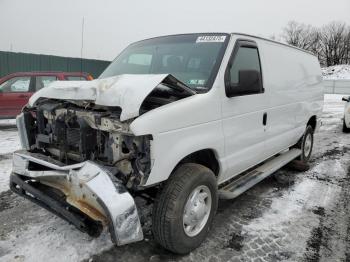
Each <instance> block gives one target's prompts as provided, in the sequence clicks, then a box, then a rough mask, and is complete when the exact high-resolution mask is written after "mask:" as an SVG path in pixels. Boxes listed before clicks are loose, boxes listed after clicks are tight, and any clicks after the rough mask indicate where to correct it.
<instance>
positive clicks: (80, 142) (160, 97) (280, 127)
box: [10, 33, 323, 254]
mask: <svg viewBox="0 0 350 262" xmlns="http://www.w3.org/2000/svg"><path fill="white" fill-rule="evenodd" d="M322 106H323V87H322V77H321V70H320V66H319V63H318V60H317V58H316V57H315V56H313V55H312V54H310V53H308V52H306V51H303V50H300V49H297V48H294V47H291V46H288V45H285V44H281V43H278V42H274V41H271V40H267V39H262V38H260V37H254V36H250V35H244V34H225V33H206V34H185V35H172V36H165V37H158V38H152V39H148V40H144V41H140V42H137V43H134V44H131V45H130V46H129V47H127V48H126V49H125V50H124V51H123V52H122V53H121V54H120V55H119V56H118V57H117V58H116V59H115V60H114V61H113V62H112V63H111V64H110V66H109V67H108V68H107V69H106V70H105V72H104V73H102V75H101V76H100V78H99V79H96V80H93V81H89V82H86V81H84V82H80V81H76V82H64V81H60V82H54V83H52V84H51V85H50V86H49V87H47V88H43V89H41V90H40V91H38V92H37V93H36V94H34V95H33V96H32V97H31V99H30V101H29V103H28V105H27V106H26V107H25V108H24V109H23V112H22V113H21V114H20V115H19V116H18V117H17V124H18V130H19V134H20V137H21V142H22V146H23V150H21V151H18V152H16V153H15V154H14V156H13V173H12V175H11V182H10V186H11V189H12V190H13V191H14V192H16V193H18V194H20V195H22V196H23V197H26V198H28V199H30V200H31V201H34V202H36V203H37V204H39V205H41V206H42V207H44V208H46V209H48V210H50V211H52V212H53V213H55V214H57V215H58V216H60V217H62V218H64V219H66V220H68V221H69V222H70V223H72V224H73V225H75V226H76V227H77V228H78V229H80V230H82V231H84V232H87V233H89V234H90V235H92V236H98V235H99V233H100V232H101V230H102V229H103V228H104V227H108V228H109V231H110V234H111V237H112V240H113V241H114V242H115V243H116V244H117V245H122V244H127V243H131V242H134V241H139V240H142V239H143V232H142V221H140V218H139V217H140V216H139V214H140V211H142V210H138V207H137V205H136V204H135V201H134V199H135V197H147V198H148V199H152V200H153V201H154V208H153V214H152V228H153V234H154V238H155V240H156V241H158V242H159V243H160V244H161V245H162V246H164V247H165V248H167V249H169V250H171V251H173V252H176V253H180V254H184V253H188V252H190V251H191V250H193V249H194V248H196V247H198V246H199V245H200V244H201V242H202V241H203V240H204V239H205V237H206V235H207V233H208V231H209V228H210V225H211V224H212V221H213V218H214V215H215V212H216V209H217V204H218V199H219V198H225V199H233V198H235V197H236V196H238V195H239V194H241V193H243V192H244V191H246V190H247V189H249V188H250V187H252V186H254V185H255V184H256V183H258V182H259V181H261V180H262V179H264V178H266V177H267V176H269V175H271V174H272V173H274V172H275V171H276V170H277V169H279V168H281V167H282V166H284V165H285V164H287V163H288V162H290V161H292V160H294V159H299V163H304V164H306V163H307V161H308V160H309V159H310V155H311V151H312V147H313V134H314V132H315V130H316V129H317V127H318V123H319V119H320V114H321V109H322Z"/></svg>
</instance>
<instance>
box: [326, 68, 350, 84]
mask: <svg viewBox="0 0 350 262" xmlns="http://www.w3.org/2000/svg"><path fill="white" fill-rule="evenodd" d="M322 75H323V79H326V80H336V79H349V80H350V65H336V66H330V67H324V68H322Z"/></svg>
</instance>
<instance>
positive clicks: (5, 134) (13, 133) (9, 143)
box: [0, 129, 21, 155]
mask: <svg viewBox="0 0 350 262" xmlns="http://www.w3.org/2000/svg"><path fill="white" fill-rule="evenodd" d="M20 147H21V146H20V142H19V138H18V133H17V130H6V129H5V130H0V155H5V154H10V153H13V152H14V151H16V150H18V149H20Z"/></svg>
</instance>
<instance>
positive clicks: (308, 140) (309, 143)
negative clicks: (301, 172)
mask: <svg viewBox="0 0 350 262" xmlns="http://www.w3.org/2000/svg"><path fill="white" fill-rule="evenodd" d="M311 149H312V137H311V134H307V135H306V137H305V143H304V156H305V157H308V156H309V155H310V154H311Z"/></svg>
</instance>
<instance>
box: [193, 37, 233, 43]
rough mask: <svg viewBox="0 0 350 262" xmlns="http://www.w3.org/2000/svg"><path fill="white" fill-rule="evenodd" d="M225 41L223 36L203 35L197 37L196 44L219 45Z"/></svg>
mask: <svg viewBox="0 0 350 262" xmlns="http://www.w3.org/2000/svg"><path fill="white" fill-rule="evenodd" d="M225 39H226V36H225V35H203V36H198V37H197V40H196V43H220V42H224V41H225Z"/></svg>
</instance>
